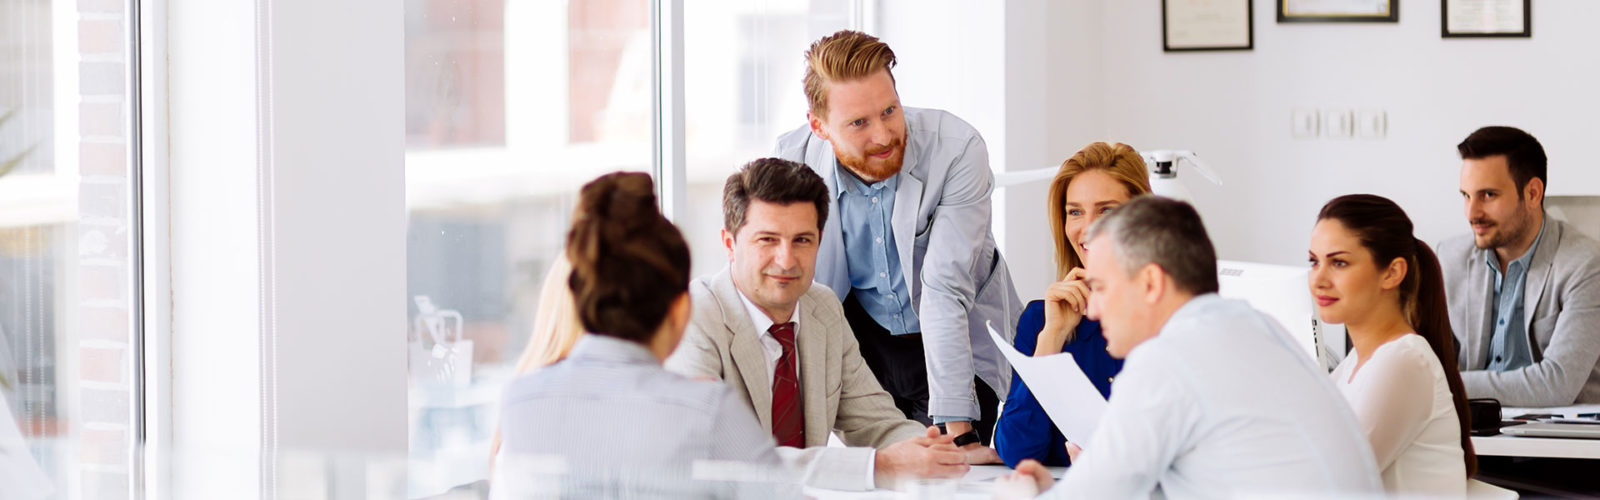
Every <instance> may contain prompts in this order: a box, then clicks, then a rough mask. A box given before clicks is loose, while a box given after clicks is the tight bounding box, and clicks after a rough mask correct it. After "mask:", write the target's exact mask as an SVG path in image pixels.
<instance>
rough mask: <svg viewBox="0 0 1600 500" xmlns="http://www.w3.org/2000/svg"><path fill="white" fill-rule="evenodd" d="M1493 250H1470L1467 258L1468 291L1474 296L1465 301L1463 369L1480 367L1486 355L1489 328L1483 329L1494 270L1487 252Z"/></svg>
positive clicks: (1490, 301) (1490, 302)
mask: <svg viewBox="0 0 1600 500" xmlns="http://www.w3.org/2000/svg"><path fill="white" fill-rule="evenodd" d="M1492 251H1493V250H1478V249H1475V250H1473V251H1472V258H1470V259H1468V262H1467V268H1468V269H1469V271H1467V276H1469V277H1470V279H1469V280H1468V281H1469V282H1470V283H1469V284H1468V287H1467V290H1474V291H1476V292H1475V293H1477V296H1476V297H1474V298H1472V299H1471V300H1468V301H1467V332H1466V333H1467V335H1464V336H1463V337H1464V338H1466V339H1467V345H1465V346H1462V348H1464V349H1466V352H1467V367H1464V368H1463V369H1469V368H1470V369H1482V368H1483V367H1485V366H1487V365H1486V364H1485V362H1486V360H1487V359H1488V357H1489V337H1491V336H1492V333H1493V332H1492V330H1488V329H1486V325H1487V324H1488V322H1489V314H1490V312H1492V311H1494V271H1492V270H1490V269H1489V265H1488V264H1487V263H1486V261H1487V259H1488V254H1486V253H1485V252H1492Z"/></svg>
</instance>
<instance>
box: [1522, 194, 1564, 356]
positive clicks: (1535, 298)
mask: <svg viewBox="0 0 1600 500" xmlns="http://www.w3.org/2000/svg"><path fill="white" fill-rule="evenodd" d="M1542 231H1543V232H1544V234H1543V235H1540V236H1539V243H1538V244H1537V246H1536V247H1535V249H1534V252H1533V259H1532V260H1530V261H1528V278H1527V281H1526V282H1524V283H1523V287H1522V318H1523V320H1525V321H1526V323H1527V324H1525V325H1523V332H1525V333H1527V334H1528V346H1529V348H1530V350H1531V352H1533V353H1535V356H1534V358H1533V361H1534V362H1538V361H1539V358H1541V357H1542V356H1538V355H1537V353H1538V352H1539V341H1538V340H1537V339H1535V338H1534V331H1533V319H1534V318H1535V317H1537V316H1538V315H1537V314H1535V312H1536V311H1537V309H1535V308H1536V307H1538V306H1539V298H1540V297H1542V296H1543V295H1544V285H1545V283H1546V282H1548V281H1549V280H1550V269H1551V267H1552V266H1553V265H1554V264H1555V254H1556V248H1557V247H1559V246H1560V245H1561V223H1559V222H1557V221H1555V220H1554V219H1551V218H1550V216H1549V215H1546V216H1545V219H1544V228H1543V229H1542Z"/></svg>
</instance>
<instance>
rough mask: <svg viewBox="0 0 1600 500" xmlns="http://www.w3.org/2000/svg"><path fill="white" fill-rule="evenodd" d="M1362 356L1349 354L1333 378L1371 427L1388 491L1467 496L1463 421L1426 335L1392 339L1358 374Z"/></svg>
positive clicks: (1370, 437)
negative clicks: (1462, 440)
mask: <svg viewBox="0 0 1600 500" xmlns="http://www.w3.org/2000/svg"><path fill="white" fill-rule="evenodd" d="M1358 358H1359V356H1358V355H1357V354H1356V353H1354V352H1352V353H1350V356H1348V357H1346V358H1344V361H1343V362H1340V363H1339V367H1338V368H1335V369H1334V370H1333V381H1334V384H1335V385H1338V386H1339V391H1340V392H1343V393H1344V397H1345V399H1347V400H1349V401H1350V408H1351V409H1353V410H1355V413H1356V419H1357V420H1359V421H1360V423H1361V426H1362V427H1363V428H1364V429H1365V430H1366V432H1367V438H1368V440H1369V441H1370V443H1371V444H1372V452H1373V455H1374V457H1375V458H1376V459H1377V462H1378V470H1380V471H1382V475H1383V489H1384V490H1387V491H1389V492H1390V493H1400V494H1406V495H1418V496H1429V497H1445V498H1461V497H1462V496H1464V495H1466V493H1467V471H1466V466H1465V464H1464V463H1463V459H1462V457H1461V455H1462V451H1461V420H1459V419H1458V418H1457V417H1456V403H1455V398H1454V396H1453V395H1451V394H1450V383H1449V382H1447V381H1446V380H1445V378H1444V366H1443V365H1441V364H1439V357H1438V356H1436V355H1434V353H1433V348H1432V347H1430V346H1428V340H1427V339H1424V338H1422V336H1421V335H1416V334H1406V335H1403V336H1401V337H1400V338H1397V339H1394V340H1391V341H1389V342H1388V343H1385V344H1383V345H1381V346H1378V348H1377V349H1376V350H1374V351H1373V352H1372V359H1369V360H1367V362H1366V363H1362V364H1361V369H1360V370H1359V371H1357V370H1356V369H1355V367H1356V364H1357V363H1360V360H1359V359H1358ZM1352 372H1353V375H1354V376H1352Z"/></svg>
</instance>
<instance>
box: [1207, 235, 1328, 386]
mask: <svg viewBox="0 0 1600 500" xmlns="http://www.w3.org/2000/svg"><path fill="white" fill-rule="evenodd" d="M1309 272H1310V271H1309V270H1308V269H1307V268H1306V267H1305V266H1282V265H1275V264H1261V263H1255V262H1238V261H1231V260H1218V261H1217V284H1218V285H1219V286H1220V288H1221V290H1219V295H1222V296H1223V297H1228V298H1233V299H1240V300H1244V301H1245V302H1249V303H1250V306H1251V307H1254V308H1256V310H1258V311H1261V312H1263V313H1266V314H1267V315H1268V316H1271V317H1272V318H1273V319H1276V320H1278V323H1279V324H1281V325H1283V329H1284V330H1285V331H1287V332H1289V335H1290V336H1291V337H1293V340H1294V342H1295V343H1296V344H1298V345H1300V347H1301V348H1302V349H1304V350H1305V353H1306V356H1308V357H1310V358H1311V359H1312V360H1313V361H1314V362H1315V363H1316V364H1317V365H1318V366H1321V367H1322V368H1323V369H1329V370H1331V369H1332V368H1333V366H1335V365H1337V364H1338V361H1339V359H1340V358H1342V357H1343V356H1340V354H1342V353H1343V352H1344V349H1343V347H1344V339H1343V338H1342V337H1343V335H1342V333H1343V329H1342V328H1341V329H1339V333H1341V335H1340V337H1341V338H1339V339H1337V341H1336V342H1329V341H1327V338H1328V336H1327V335H1326V333H1327V332H1323V331H1322V330H1323V326H1324V325H1322V322H1321V321H1320V320H1319V319H1318V318H1317V310H1316V306H1315V305H1314V303H1313V302H1312V299H1311V289H1310V288H1309V287H1308V286H1307V284H1306V280H1307V278H1308V277H1309V274H1308V273H1309ZM1329 346H1338V347H1337V348H1331V347H1329Z"/></svg>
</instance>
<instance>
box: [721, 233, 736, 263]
mask: <svg viewBox="0 0 1600 500" xmlns="http://www.w3.org/2000/svg"><path fill="white" fill-rule="evenodd" d="M722 248H726V249H727V250H728V262H733V233H730V232H728V230H727V228H723V229H722Z"/></svg>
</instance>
